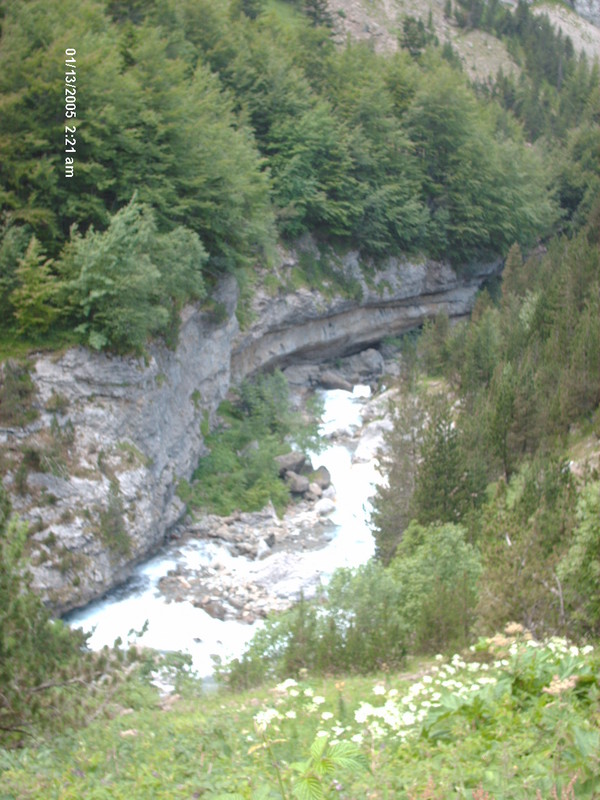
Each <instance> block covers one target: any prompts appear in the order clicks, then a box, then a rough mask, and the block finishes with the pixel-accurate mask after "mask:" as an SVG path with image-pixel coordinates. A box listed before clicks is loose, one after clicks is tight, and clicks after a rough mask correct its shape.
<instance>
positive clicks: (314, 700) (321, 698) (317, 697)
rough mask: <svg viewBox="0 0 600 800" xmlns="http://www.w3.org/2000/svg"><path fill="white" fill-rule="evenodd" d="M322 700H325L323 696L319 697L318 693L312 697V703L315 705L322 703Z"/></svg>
mask: <svg viewBox="0 0 600 800" xmlns="http://www.w3.org/2000/svg"><path fill="white" fill-rule="evenodd" d="M324 702H325V698H324V697H321V695H319V694H318V695H317V696H316V697H313V703H314V704H315V705H316V706H321V705H323V703H324Z"/></svg>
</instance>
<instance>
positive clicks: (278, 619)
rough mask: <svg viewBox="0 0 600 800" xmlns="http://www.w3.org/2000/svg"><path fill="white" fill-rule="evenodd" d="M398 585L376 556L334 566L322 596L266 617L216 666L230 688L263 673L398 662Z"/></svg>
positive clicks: (401, 639)
mask: <svg viewBox="0 0 600 800" xmlns="http://www.w3.org/2000/svg"><path fill="white" fill-rule="evenodd" d="M406 627H407V626H406V622H405V619H404V616H403V612H402V587H401V586H400V585H399V584H398V583H396V582H395V581H394V578H393V576H392V573H391V572H389V571H388V570H386V569H385V568H384V567H383V566H382V565H381V564H380V563H379V562H377V561H371V562H370V563H368V564H366V565H365V566H363V567H359V568H358V569H356V570H350V569H342V570H337V571H336V572H335V574H334V575H333V578H332V580H331V584H330V585H329V587H328V591H327V597H320V598H319V599H318V600H317V601H314V602H308V601H306V600H304V599H301V600H300V602H299V603H298V604H297V605H296V606H294V607H293V608H292V609H290V610H289V611H286V612H284V613H283V614H280V615H278V616H275V617H272V618H271V619H269V620H268V621H267V623H266V625H265V627H264V628H263V629H262V630H260V631H258V632H257V634H256V635H255V636H254V638H253V639H252V642H251V643H250V645H249V647H248V649H247V650H246V652H245V653H244V654H243V655H242V656H241V658H239V659H235V660H233V661H232V662H230V663H229V664H227V665H226V666H225V667H223V668H222V669H221V670H220V679H221V680H222V681H223V682H225V683H227V684H228V686H230V687H232V688H236V689H239V688H242V687H248V686H252V685H256V684H260V683H262V682H263V681H265V680H266V679H267V678H268V677H270V676H274V677H287V676H296V677H297V676H298V675H299V674H300V672H301V671H302V670H308V671H309V672H311V673H320V674H324V673H340V672H358V673H368V672H374V671H376V670H379V669H382V668H383V667H384V666H385V667H398V666H400V665H402V664H403V663H404V659H405V656H406V646H405V643H406V637H407V630H406Z"/></svg>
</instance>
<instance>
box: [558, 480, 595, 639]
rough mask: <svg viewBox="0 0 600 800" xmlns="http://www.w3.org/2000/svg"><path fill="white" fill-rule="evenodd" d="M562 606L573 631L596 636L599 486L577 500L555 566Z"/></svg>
mask: <svg viewBox="0 0 600 800" xmlns="http://www.w3.org/2000/svg"><path fill="white" fill-rule="evenodd" d="M557 576H558V577H559V578H560V580H561V581H562V582H563V584H564V587H565V588H564V592H565V595H566V603H567V606H568V608H569V610H570V611H571V613H572V615H573V621H574V623H575V625H576V627H577V628H578V629H580V630H582V631H583V632H585V633H591V634H592V635H594V636H597V635H598V631H599V630H600V594H599V587H600V484H599V483H598V482H595V483H591V484H589V485H588V486H586V487H585V488H584V489H583V490H582V492H581V494H580V496H579V499H578V502H577V511H576V524H575V528H574V531H573V537H572V541H571V544H570V547H569V549H568V551H567V553H566V554H565V556H564V557H563V559H562V560H561V562H560V563H559V564H558V567H557Z"/></svg>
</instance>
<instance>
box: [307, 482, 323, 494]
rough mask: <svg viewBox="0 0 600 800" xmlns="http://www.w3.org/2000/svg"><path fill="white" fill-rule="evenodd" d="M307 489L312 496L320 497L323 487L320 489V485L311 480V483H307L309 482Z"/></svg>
mask: <svg viewBox="0 0 600 800" xmlns="http://www.w3.org/2000/svg"><path fill="white" fill-rule="evenodd" d="M308 491H309V492H310V493H311V494H312V495H313V496H314V497H321V495H322V494H323V489H321V487H320V486H319V484H318V483H316V482H315V481H312V483H309V484H308Z"/></svg>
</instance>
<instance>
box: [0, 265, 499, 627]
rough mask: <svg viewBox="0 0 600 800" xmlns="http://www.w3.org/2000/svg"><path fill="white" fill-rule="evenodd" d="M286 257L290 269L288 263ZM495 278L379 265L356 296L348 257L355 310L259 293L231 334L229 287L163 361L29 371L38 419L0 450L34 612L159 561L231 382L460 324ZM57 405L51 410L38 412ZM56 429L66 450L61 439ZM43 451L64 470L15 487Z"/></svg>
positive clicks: (342, 303) (332, 301)
mask: <svg viewBox="0 0 600 800" xmlns="http://www.w3.org/2000/svg"><path fill="white" fill-rule="evenodd" d="M286 257H287V259H288V260H287V262H286V263H287V264H288V266H289V265H290V264H292V265H293V264H294V259H295V255H294V254H293V253H292V254H291V255H290V254H287V256H286ZM497 267H498V265H497V264H493V265H488V266H487V267H482V268H481V269H480V270H478V271H476V274H475V275H474V277H471V278H469V279H466V280H461V279H459V278H458V277H457V276H456V274H455V273H454V272H453V271H452V270H451V269H450V267H449V266H448V265H446V264H442V263H437V262H425V261H424V262H421V263H417V264H410V263H407V262H399V261H398V260H393V259H390V261H389V262H388V263H387V265H386V266H385V269H383V270H382V271H381V272H379V273H377V275H376V276H375V277H374V278H373V279H372V280H371V281H370V283H369V284H367V282H366V280H365V279H364V277H363V274H362V271H361V269H360V265H359V262H358V256H357V255H356V254H352V253H351V254H349V255H347V256H346V257H345V259H344V263H343V268H344V270H346V271H347V272H348V273H350V274H351V275H353V276H354V278H355V280H356V281H358V282H359V283H360V286H361V292H362V299H360V300H359V299H349V298H347V297H340V296H334V297H329V298H328V299H326V298H325V297H324V296H323V295H322V293H320V292H319V291H316V290H309V289H303V290H300V291H298V292H295V293H292V294H278V295H277V296H276V297H273V296H269V295H268V294H267V293H266V292H264V291H262V290H259V291H258V292H257V293H256V296H255V298H254V301H253V309H252V311H253V319H254V322H253V323H252V324H251V325H250V326H249V327H248V329H247V330H245V331H244V332H240V330H239V326H238V323H237V320H236V317H235V308H236V303H237V288H236V285H235V281H234V280H233V279H231V278H228V279H225V280H224V281H223V282H222V284H221V285H220V287H219V290H218V291H217V293H216V296H215V301H216V302H217V303H218V304H220V307H221V309H222V312H223V313H221V314H220V315H219V319H216V315H213V316H211V315H210V314H207V313H203V312H202V311H201V310H199V309H197V308H193V307H187V308H186V309H184V312H183V314H182V323H181V329H180V335H179V343H178V346H177V348H176V349H175V350H169V349H167V347H166V346H164V345H163V344H159V343H154V344H151V345H150V346H149V347H148V353H147V357H146V358H145V359H139V358H133V357H117V356H110V355H106V354H99V353H92V352H90V351H88V350H85V349H83V348H73V349H71V350H69V351H67V352H66V353H64V354H62V355H56V354H53V355H42V356H38V357H37V358H34V359H32V361H33V365H32V370H31V372H32V378H33V380H34V383H35V386H36V391H37V400H36V405H37V408H38V410H39V412H40V416H39V419H38V420H36V422H35V423H32V424H31V425H29V426H27V427H26V428H24V429H11V430H4V431H2V430H0V443H4V445H5V446H8V447H9V448H11V450H12V452H14V453H18V454H19V455H18V456H17V457H16V460H15V462H14V465H13V467H11V471H9V472H8V474H7V476H6V480H5V484H6V487H7V489H8V490H9V491H10V492H11V494H12V498H13V505H14V509H15V511H16V512H17V513H18V514H20V515H21V517H22V518H23V519H24V520H25V521H26V522H28V523H29V524H30V525H35V531H36V532H32V535H31V541H32V544H33V548H32V562H33V565H34V569H33V571H34V576H35V584H36V585H37V587H38V589H39V590H40V592H41V593H42V594H43V596H44V598H45V600H46V601H47V602H48V604H49V605H50V606H51V607H52V608H53V610H54V611H56V612H58V613H63V612H65V611H67V610H69V609H71V608H74V607H77V606H81V605H84V604H85V603H87V602H89V601H90V600H92V599H94V598H97V597H100V596H102V594H104V593H105V592H106V591H107V590H108V589H110V588H112V587H113V586H115V585H117V584H118V583H120V582H122V581H123V580H124V579H125V578H126V577H127V576H128V574H129V573H130V571H131V569H132V567H133V566H134V565H135V564H136V563H138V562H139V561H141V560H143V559H145V558H146V557H148V556H149V555H150V554H151V553H152V552H154V551H156V550H157V549H158V547H159V546H160V545H161V544H162V543H163V542H164V539H165V535H166V533H167V532H168V531H169V529H170V528H172V527H173V526H174V525H175V524H176V523H177V522H178V521H179V520H180V519H181V518H182V516H183V515H184V513H185V508H184V506H183V504H182V503H181V501H180V500H179V499H178V498H177V496H176V495H175V489H176V486H177V483H178V481H179V480H180V479H181V478H186V479H189V478H190V476H191V474H192V472H193V470H194V468H195V466H196V464H197V461H198V458H199V457H200V456H201V455H202V454H203V452H204V449H205V445H204V441H203V435H202V432H201V431H202V430H206V426H207V425H208V426H210V425H211V424H213V423H214V422H215V419H216V416H215V415H216V410H217V408H218V405H219V403H220V402H221V401H222V400H223V398H224V397H225V395H226V393H227V391H228V389H229V387H230V385H231V384H232V383H236V382H238V381H240V380H242V379H243V378H244V377H246V376H247V375H250V374H252V373H254V372H256V371H258V370H262V369H270V368H273V367H283V366H286V365H289V364H296V363H302V362H306V363H310V362H315V361H316V362H319V361H322V360H324V359H326V358H328V357H332V356H333V357H337V356H342V355H345V354H348V353H355V352H358V351H360V350H362V349H364V348H366V347H367V346H369V345H371V344H373V343H377V342H379V341H380V340H381V339H382V338H384V337H386V336H393V335H395V334H398V333H401V332H402V331H405V330H408V329H409V328H412V327H415V326H416V325H419V324H421V323H422V322H423V320H424V319H425V318H426V317H427V316H430V315H432V314H435V313H437V312H439V311H440V310H445V311H446V312H447V313H448V314H449V316H462V315H464V314H467V313H468V312H469V311H470V309H471V306H472V303H473V300H474V297H475V293H476V291H477V288H478V286H479V285H480V283H481V282H482V280H483V279H484V277H486V276H487V275H489V274H490V273H492V272H493V271H494V270H496V269H497ZM285 268H286V267H285V265H282V266H281V267H280V269H282V270H283V269H285ZM371 355H375V356H378V355H379V354H377V353H375V354H371ZM359 366H360V365H359ZM57 395H58V396H60V398H61V404H60V411H54V412H50V411H48V410H46V405H47V404H48V402H49V401H51V398H53V397H55V396H57ZM50 407H53V406H52V404H50ZM71 426H72V427H71ZM67 430H70V431H71V435H70V439H68V442H67V438H66V436H65V437H64V441H63V439H61V437H62V432H63V431H67ZM49 442H54V445H53V446H56V442H62V444H61V447H63V449H64V453H63V455H62V456H61V459H62V460H60V459H59V461H56V462H52V464H51V466H50V468H48V469H46V470H45V471H42V470H41V469H40V470H39V471H30V472H29V473H28V474H27V478H26V484H25V486H23V485H22V484H21V485H20V486H18V485H17V469H18V463H19V457H22V455H21V454H22V451H23V449H24V448H26V447H30V448H31V447H34V448H37V449H38V450H39V451H40V452H46V451H45V450H44V448H45V447H47V446H48V443H49ZM65 442H67V444H65ZM59 462H60V463H59ZM56 464H58V467H57V468H54V467H55V466H56ZM53 465H54V466H53ZM17 489H18V491H17Z"/></svg>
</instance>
